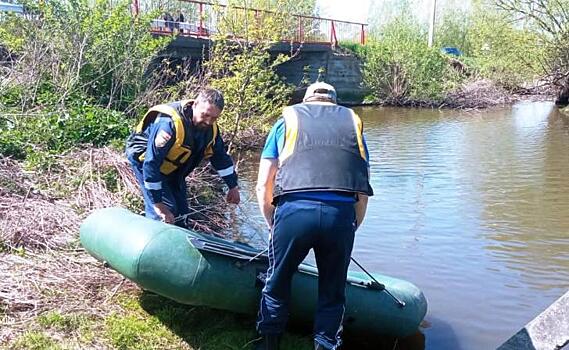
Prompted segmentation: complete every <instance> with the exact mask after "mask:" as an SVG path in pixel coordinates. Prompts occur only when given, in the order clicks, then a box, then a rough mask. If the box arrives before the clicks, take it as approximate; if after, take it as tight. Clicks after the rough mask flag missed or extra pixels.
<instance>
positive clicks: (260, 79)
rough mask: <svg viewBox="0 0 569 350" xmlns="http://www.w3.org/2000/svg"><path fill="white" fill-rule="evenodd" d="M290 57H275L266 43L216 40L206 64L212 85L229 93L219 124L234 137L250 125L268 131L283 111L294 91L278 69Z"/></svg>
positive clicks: (250, 127)
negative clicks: (282, 78)
mask: <svg viewBox="0 0 569 350" xmlns="http://www.w3.org/2000/svg"><path fill="white" fill-rule="evenodd" d="M287 59H288V58H287V57H285V56H282V55H281V56H279V57H277V58H276V59H272V58H271V56H270V54H269V52H268V51H267V47H266V46H265V45H262V44H249V45H248V44H244V45H236V44H235V43H231V42H229V41H216V42H215V45H214V47H213V49H212V55H211V58H210V60H209V61H208V62H206V63H205V67H206V70H207V72H208V74H209V79H208V80H209V83H210V85H211V86H213V87H216V88H219V89H221V90H222V91H223V93H224V95H225V98H226V108H225V110H224V112H223V114H222V117H221V119H220V120H219V124H220V126H221V127H222V128H224V130H227V131H229V132H230V133H231V135H232V138H233V137H234V136H235V135H237V134H238V133H239V132H240V131H242V130H243V129H247V128H248V129H253V130H256V131H257V132H258V131H265V130H266V129H267V127H268V126H269V124H270V123H272V122H273V121H274V120H275V119H276V117H277V116H278V115H279V114H280V112H281V108H282V107H283V106H285V105H286V103H287V102H288V96H289V95H290V93H291V92H292V91H291V88H290V87H288V86H287V85H286V84H285V83H284V82H283V81H282V80H281V78H279V77H278V76H277V74H276V73H275V71H274V69H275V67H276V66H277V65H278V64H281V63H283V62H285V61H286V60H287Z"/></svg>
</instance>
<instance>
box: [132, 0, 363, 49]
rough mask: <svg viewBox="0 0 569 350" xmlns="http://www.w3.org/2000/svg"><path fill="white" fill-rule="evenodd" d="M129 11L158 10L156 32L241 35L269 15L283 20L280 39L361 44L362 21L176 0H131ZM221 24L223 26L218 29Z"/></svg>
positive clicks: (183, 34)
mask: <svg viewBox="0 0 569 350" xmlns="http://www.w3.org/2000/svg"><path fill="white" fill-rule="evenodd" d="M132 7H133V13H134V14H138V13H140V12H141V11H142V12H148V11H156V10H158V11H160V12H161V13H162V16H161V18H157V19H155V20H153V21H152V26H151V30H152V32H153V33H155V34H160V35H172V34H176V35H182V36H192V37H204V38H209V37H211V36H212V35H214V34H217V33H219V32H223V33H224V34H228V35H232V36H234V37H236V38H243V36H244V35H247V34H244V33H247V29H248V28H253V27H254V26H255V25H256V26H258V27H260V28H262V27H263V21H264V20H265V19H266V18H268V17H269V16H272V17H275V15H277V16H276V17H277V18H278V19H279V20H281V21H283V23H284V28H285V29H283V30H282V33H281V37H280V40H281V41H292V42H297V43H325V44H330V45H332V46H335V45H337V43H338V42H340V41H345V42H352V43H360V44H362V45H363V44H365V40H366V33H365V31H366V26H367V24H365V23H357V22H348V21H339V20H335V19H330V18H322V17H315V16H305V15H296V14H288V13H277V12H273V11H267V10H258V9H251V8H244V7H228V6H226V5H217V4H212V3H208V2H203V1H194V0H177V1H170V2H166V3H164V2H158V1H144V0H133V3H132ZM221 28H223V29H221Z"/></svg>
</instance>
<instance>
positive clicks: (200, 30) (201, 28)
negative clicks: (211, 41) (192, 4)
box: [198, 2, 204, 36]
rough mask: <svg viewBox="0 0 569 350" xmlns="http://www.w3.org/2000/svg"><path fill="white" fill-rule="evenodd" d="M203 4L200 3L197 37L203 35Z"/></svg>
mask: <svg viewBox="0 0 569 350" xmlns="http://www.w3.org/2000/svg"><path fill="white" fill-rule="evenodd" d="M203 33H204V30H203V4H202V3H201V2H200V27H199V28H198V35H200V36H201V35H203Z"/></svg>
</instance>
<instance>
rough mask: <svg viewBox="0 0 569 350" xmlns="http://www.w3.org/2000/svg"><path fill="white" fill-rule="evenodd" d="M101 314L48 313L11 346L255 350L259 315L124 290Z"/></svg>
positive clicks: (306, 338) (296, 338)
mask: <svg viewBox="0 0 569 350" xmlns="http://www.w3.org/2000/svg"><path fill="white" fill-rule="evenodd" d="M114 303H115V305H116V306H118V310H117V308H115V310H114V311H112V312H111V311H109V313H108V314H107V315H105V316H103V317H100V316H95V315H88V314H85V313H81V314H78V313H69V314H63V313H61V312H59V311H49V312H47V313H44V314H41V315H40V316H38V317H37V318H36V319H35V320H34V321H30V326H29V328H28V331H27V332H26V333H24V334H22V335H21V336H20V337H18V338H17V339H16V340H14V341H13V342H12V343H11V344H8V345H9V346H8V349H16V350H19V349H26V350H27V349H31V350H35V349H38V350H39V349H42V350H56V349H57V350H59V349H77V348H81V349H93V348H107V349H125V350H126V349H136V350H146V349H149V350H150V349H188V350H192V349H195V350H198V349H200V350H218V349H219V350H232V349H235V350H237V349H240V350H243V349H252V348H253V343H254V340H255V339H257V334H256V332H255V317H254V316H252V315H238V314H233V313H230V312H226V311H220V310H213V309H209V308H205V307H194V306H188V305H182V304H178V303H176V302H174V301H172V300H169V299H166V298H163V297H161V296H157V295H154V294H150V293H141V294H140V295H132V294H130V295H129V294H121V295H118V296H116V297H115V299H114ZM281 349H282V350H309V349H310V350H311V349H312V340H311V336H310V334H305V335H299V334H294V333H287V334H285V336H284V337H283V340H282V343H281Z"/></svg>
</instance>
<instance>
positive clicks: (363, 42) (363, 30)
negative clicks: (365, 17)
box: [360, 24, 366, 45]
mask: <svg viewBox="0 0 569 350" xmlns="http://www.w3.org/2000/svg"><path fill="white" fill-rule="evenodd" d="M360 43H361V44H362V45H365V44H366V27H365V24H362V32H361V38H360Z"/></svg>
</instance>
